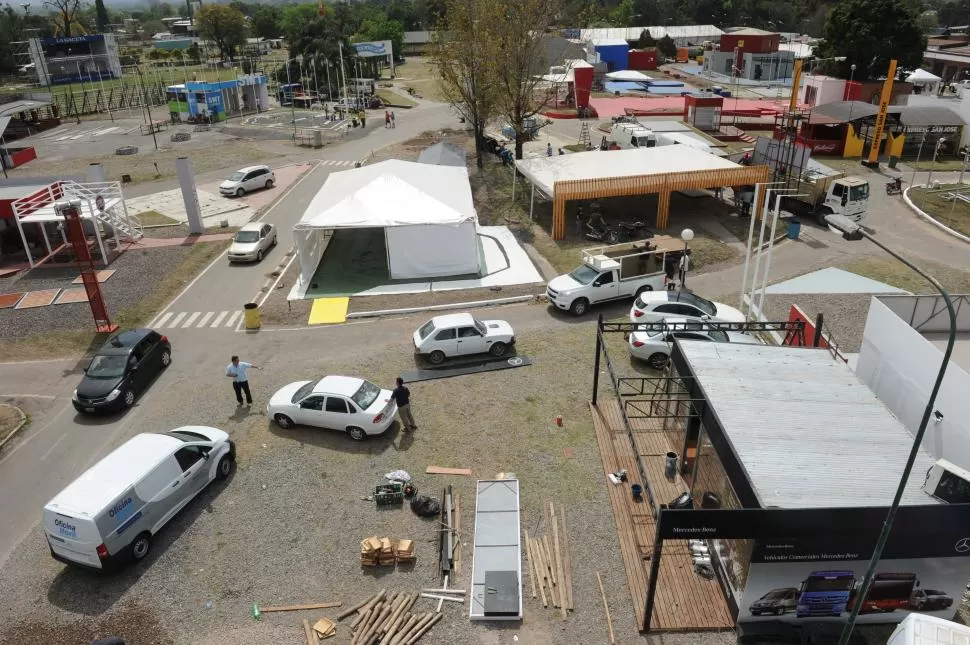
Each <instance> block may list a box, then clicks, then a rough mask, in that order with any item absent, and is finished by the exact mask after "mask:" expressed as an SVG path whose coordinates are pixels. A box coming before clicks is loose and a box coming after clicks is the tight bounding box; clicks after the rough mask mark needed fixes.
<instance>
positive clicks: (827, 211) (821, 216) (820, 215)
mask: <svg viewBox="0 0 970 645" xmlns="http://www.w3.org/2000/svg"><path fill="white" fill-rule="evenodd" d="M833 212H834V211H832V209H831V208H829V207H828V206H823V207H821V208H820V209H818V211H816V213H815V221H816V222H818V224H819V225H821V226H828V222H826V221H825V218H826V217H827V216H828V215H831V214H832V213H833Z"/></svg>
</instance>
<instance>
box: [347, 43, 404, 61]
mask: <svg viewBox="0 0 970 645" xmlns="http://www.w3.org/2000/svg"><path fill="white" fill-rule="evenodd" d="M354 49H356V50H357V55H358V56H359V57H361V58H373V57H374V56H393V55H394V48H393V47H392V46H391V41H389V40H374V41H371V42H367V43H354Z"/></svg>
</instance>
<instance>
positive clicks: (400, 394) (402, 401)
mask: <svg viewBox="0 0 970 645" xmlns="http://www.w3.org/2000/svg"><path fill="white" fill-rule="evenodd" d="M391 398H392V399H394V402H395V403H397V411H398V413H399V414H400V415H401V430H402V431H403V432H410V431H411V430H417V428H418V426H417V425H415V423H414V417H413V416H411V390H409V389H408V388H407V387H406V386H405V385H404V379H402V378H401V377H400V376H399V377H397V387H396V388H394V390H393V391H391Z"/></svg>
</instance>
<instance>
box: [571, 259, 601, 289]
mask: <svg viewBox="0 0 970 645" xmlns="http://www.w3.org/2000/svg"><path fill="white" fill-rule="evenodd" d="M599 274H600V272H599V271H597V270H596V269H594V268H592V267H588V266H586V265H585V264H584V265H582V266H579V267H576V269H575V270H573V272H572V273H570V274H569V277H570V278H572V279H573V280H575V281H576V282H578V283H579V284H589V283H590V282H592V281H593V280H595V279H596V276H598V275H599Z"/></svg>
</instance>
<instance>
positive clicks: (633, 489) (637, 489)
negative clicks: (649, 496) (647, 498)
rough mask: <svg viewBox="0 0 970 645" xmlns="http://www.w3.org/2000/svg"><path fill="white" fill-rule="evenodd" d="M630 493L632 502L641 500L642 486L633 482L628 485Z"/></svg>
mask: <svg viewBox="0 0 970 645" xmlns="http://www.w3.org/2000/svg"><path fill="white" fill-rule="evenodd" d="M630 493H632V494H633V501H634V502H642V501H643V486H641V485H640V484H633V485H632V486H630Z"/></svg>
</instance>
